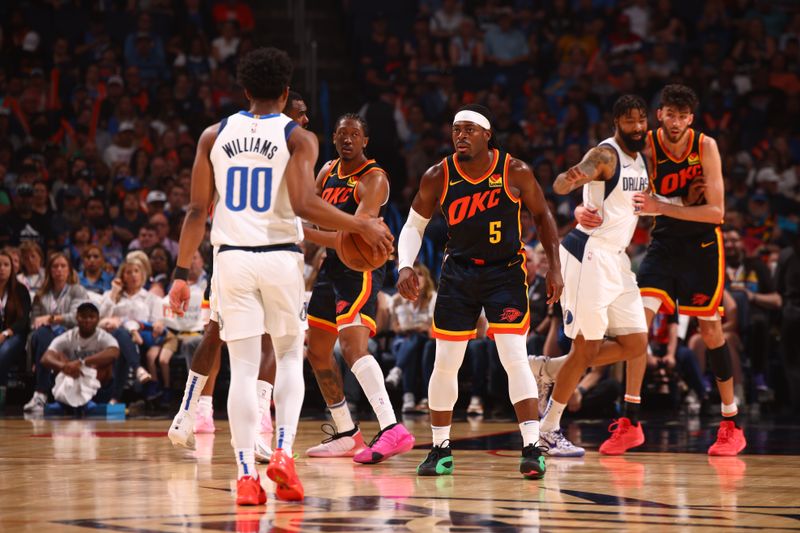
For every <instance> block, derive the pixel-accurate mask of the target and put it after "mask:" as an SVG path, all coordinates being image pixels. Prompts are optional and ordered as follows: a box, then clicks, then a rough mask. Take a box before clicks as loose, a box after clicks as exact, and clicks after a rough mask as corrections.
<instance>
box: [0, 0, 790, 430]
mask: <svg viewBox="0 0 800 533" xmlns="http://www.w3.org/2000/svg"><path fill="white" fill-rule="evenodd" d="M308 6H309V13H310V14H311V15H312V16H310V19H311V20H312V26H313V27H316V28H319V31H320V33H322V32H323V26H326V25H328V24H331V22H330V21H334V22H335V23H338V21H341V26H342V28H341V30H340V34H341V36H342V37H343V39H340V40H343V42H341V43H339V44H340V45H341V46H340V47H338V48H333V47H332V48H331V50H335V51H337V53H339V51H340V50H342V51H343V52H341V53H339V55H338V56H335V57H326V56H325V55H324V54H325V52H324V51H322V52H321V54H322V55H323V57H322V58H321V59H322V61H323V62H324V61H328V62H329V63H333V64H336V62H339V63H342V62H344V63H346V64H348V65H350V70H351V71H352V72H353V74H354V76H353V78H352V79H345V80H341V79H339V80H337V83H338V84H340V85H341V84H344V86H345V89H346V92H347V94H348V95H349V101H354V102H358V105H357V107H356V108H354V109H346V111H357V112H359V113H360V114H362V115H363V116H364V117H365V118H366V120H367V122H368V124H369V129H370V132H371V135H370V142H369V147H368V154H369V156H370V157H374V158H375V159H376V160H377V161H378V162H379V163H380V164H381V165H382V166H383V167H384V168H385V169H386V170H387V171H388V174H389V176H390V180H391V184H392V196H391V203H390V206H389V210H388V213H387V222H388V223H389V225H390V227H391V228H392V230H393V231H394V232H395V234H397V233H399V230H400V228H401V227H402V224H403V222H404V220H405V216H406V213H407V212H408V206H409V202H410V199H411V198H412V197H413V195H414V193H415V191H416V189H417V185H418V183H419V178H420V176H421V175H422V174H423V172H424V171H425V170H426V169H427V168H428V167H429V166H430V165H432V164H435V163H436V162H438V161H439V160H440V159H441V158H442V157H444V156H445V155H447V154H448V153H450V152H451V151H452V144H451V139H450V124H451V121H452V116H453V114H454V111H455V109H456V108H458V107H459V106H461V105H463V104H464V103H469V102H478V103H483V104H485V105H486V106H487V107H489V109H490V110H491V111H492V113H493V114H494V117H495V119H494V122H493V128H494V131H495V135H496V137H497V139H498V140H499V142H500V144H501V145H502V146H503V148H504V149H506V150H508V151H509V152H511V153H512V154H513V155H514V156H515V157H518V158H520V159H522V160H524V161H526V162H527V163H529V164H530V165H531V167H532V168H533V169H534V172H535V174H536V177H537V179H538V180H539V182H540V184H541V185H542V187H543V189H544V190H545V192H546V195H547V200H548V203H549V204H550V207H551V209H552V211H553V213H554V214H555V216H556V220H557V222H558V225H559V231H560V232H561V233H562V234H563V233H565V232H567V231H568V230H569V229H571V227H572V226H573V225H574V217H573V210H574V208H575V206H576V205H577V204H578V203H579V202H580V195H579V194H573V195H571V196H568V197H559V196H556V195H554V194H552V182H553V180H554V178H555V176H556V175H557V174H558V173H559V172H561V171H563V170H565V169H566V168H568V167H569V166H571V165H573V164H575V163H577V162H578V161H579V160H580V158H581V156H582V154H583V153H584V152H585V151H586V150H587V149H588V148H589V147H591V146H592V145H594V144H596V143H598V142H599V141H601V140H602V139H604V138H606V137H608V136H610V135H612V133H613V132H612V126H613V124H612V121H611V118H610V110H611V103H612V102H613V101H614V99H615V98H616V97H617V96H619V95H620V94H623V93H636V94H639V95H641V96H643V97H645V99H646V100H647V101H649V102H651V106H652V109H653V113H652V123H651V125H652V126H656V124H655V112H654V110H655V108H656V107H657V105H658V96H659V90H660V88H661V87H663V86H664V85H665V84H667V83H671V82H680V83H684V84H686V85H689V86H691V87H692V88H694V89H695V91H696V92H697V93H698V95H699V96H700V102H701V103H700V108H699V109H698V110H697V111H696V113H695V118H694V126H695V127H696V128H697V129H699V130H700V131H703V132H705V133H706V134H708V135H711V136H713V137H714V138H715V139H716V140H717V143H718V144H719V147H720V152H721V154H722V161H723V175H724V178H725V188H726V217H725V241H726V260H727V268H726V271H727V272H726V273H727V289H728V290H727V291H726V296H725V307H726V316H725V331H726V335H727V336H728V340H729V344H730V345H731V347H732V348H733V350H732V351H733V352H734V355H735V359H736V383H737V388H736V390H737V399H738V400H739V402H740V403H741V404H742V405H747V406H748V407H749V408H750V409H751V410H753V411H757V410H768V411H774V412H782V411H785V410H789V409H794V410H795V411H797V410H799V409H800V390H798V387H797V386H796V384H797V383H799V382H800V347H799V346H800V344H798V342H800V339H798V335H799V334H800V288H799V287H798V286H799V285H800V279H798V275H799V274H798V272H800V271H799V270H798V266H797V264H798V250H799V249H800V243H798V222H799V221H800V6H797V5H796V4H795V2H792V1H789V0H786V1H780V0H693V1H689V0H673V1H670V0H619V1H615V0H543V1H534V0H527V1H526V0H515V1H505V2H504V1H500V0H464V1H461V2H459V1H458V0H439V1H436V0H419V1H418V2H396V3H391V4H390V3H385V2H371V1H368V0H343V1H341V2H336V1H323V0H320V1H319V2H311V1H310V2H308ZM278 10H283V11H281V16H284V15H283V12H284V11H286V7H285V6H283V5H281V6H270V5H261V4H260V3H256V2H243V1H241V0H218V1H213V0H118V1H114V0H95V1H80V0H23V1H20V2H11V3H3V4H2V5H1V6H0V18H1V19H2V20H3V24H2V28H1V30H0V248H2V249H3V252H2V253H0V286H1V287H4V288H5V292H4V293H5V295H6V296H5V297H4V299H3V301H2V307H3V312H2V314H0V319H1V320H2V321H3V328H6V330H4V333H1V334H0V339H2V342H0V390H2V394H0V399H2V398H5V397H6V396H7V399H8V401H7V403H9V404H15V403H19V404H22V403H24V402H25V400H27V398H28V397H30V394H31V393H32V392H33V391H36V392H37V393H38V394H41V395H44V396H45V397H47V395H48V394H49V384H50V383H51V380H52V378H53V375H52V372H51V369H48V368H45V367H44V366H43V365H42V364H41V361H40V359H41V357H42V354H43V353H44V351H45V350H46V349H47V346H48V345H49V342H50V341H51V340H52V339H53V338H54V337H55V336H56V335H58V334H60V333H62V332H63V331H65V330H67V329H69V328H70V327H73V326H74V325H75V320H76V318H75V312H76V309H77V306H78V305H79V304H80V303H81V302H83V301H86V300H88V299H92V300H94V301H95V303H96V305H97V309H98V312H99V315H100V319H99V327H100V328H102V329H105V330H107V331H108V332H110V333H112V334H113V335H114V337H115V339H116V340H117V342H118V344H119V349H120V356H119V357H118V358H117V359H116V361H115V363H114V372H113V375H114V377H113V381H112V384H111V385H110V386H109V387H108V388H107V390H106V391H105V392H106V394H107V398H106V400H111V401H123V400H127V401H128V402H130V401H138V400H141V399H145V400H146V401H147V403H146V405H147V406H148V408H149V407H152V406H153V405H156V404H158V403H160V404H161V405H163V406H168V405H169V403H170V402H171V400H172V396H171V391H172V389H173V387H176V388H177V389H180V387H181V386H182V383H180V382H178V383H177V384H176V381H179V379H177V378H178V377H179V376H181V375H182V374H181V372H183V375H185V366H184V363H183V362H182V361H180V362H179V361H177V360H176V359H172V360H171V356H172V354H173V353H175V352H176V351H178V349H179V347H178V345H177V344H176V341H175V339H176V338H180V339H182V340H186V339H189V338H190V337H192V336H197V335H198V334H199V332H200V331H201V329H202V324H201V323H200V324H198V320H197V316H195V317H194V319H193V321H192V320H190V321H188V322H181V323H176V322H175V321H174V317H171V316H170V315H169V313H167V314H166V316H165V313H164V305H163V296H164V295H165V294H166V292H167V291H168V289H169V279H170V273H171V271H172V268H173V266H174V259H175V254H176V252H177V240H178V236H179V232H180V227H181V223H182V219H183V215H184V209H185V207H186V205H187V202H188V199H189V192H190V181H191V166H192V161H193V158H194V151H195V145H196V141H197V138H198V137H199V134H200V132H201V131H202V130H203V129H204V128H205V127H206V126H208V125H209V124H212V123H214V122H216V121H218V120H219V119H220V118H222V117H224V116H226V115H228V114H231V113H234V112H236V111H238V110H239V109H243V108H246V107H247V103H246V100H245V98H244V95H243V93H242V91H241V90H240V89H239V88H238V87H237V85H236V82H235V67H236V62H237V59H238V58H239V57H240V56H241V55H242V54H244V53H246V52H247V51H248V50H251V49H252V48H253V47H254V46H257V45H262V44H273V43H272V41H271V39H270V31H268V28H270V27H271V24H270V21H271V20H272V17H273V16H278V15H277V12H278ZM289 52H290V54H292V53H293V50H291V49H290V50H289ZM328 81H330V80H325V79H320V84H321V85H325V84H326V83H328ZM293 89H296V90H299V91H300V92H301V94H304V95H311V94H318V93H317V91H316V87H315V88H314V89H315V90H313V91H312V90H311V88H310V87H303V86H302V83H299V84H297V86H296V87H293ZM308 98H309V100H308V101H307V104H308V107H309V109H310V110H311V112H310V124H309V128H310V129H311V130H313V131H316V132H317V133H319V134H320V139H321V143H322V145H323V150H322V152H323V153H328V154H330V153H331V145H330V139H331V131H330V127H331V121H330V120H322V117H325V116H326V115H329V114H330V113H332V112H334V113H338V111H339V109H338V108H337V103H336V102H331V101H329V100H326V99H325V98H320V99H319V101H312V100H311V99H310V96H309V97H308ZM339 105H341V103H340V104H339ZM315 115H316V116H315ZM322 163H324V161H323V160H320V161H319V162H318V165H319V166H321V165H322ZM650 223H651V221H650V220H648V219H646V218H642V219H641V222H640V225H639V228H638V230H637V232H636V235H635V237H634V241H633V243H632V245H631V247H630V248H629V253H630V255H631V256H632V258H633V259H634V265H636V263H637V260H638V259H640V258H641V257H642V255H643V253H644V250H645V249H646V246H647V243H648V240H649V227H650ZM523 230H524V235H525V237H524V238H525V241H526V244H527V245H528V255H529V264H528V269H529V285H530V296H531V305H532V309H533V312H534V314H533V320H532V331H531V335H530V338H529V350H530V351H531V353H545V354H547V355H551V356H557V355H559V354H562V353H566V352H567V351H568V349H569V345H568V341H567V339H565V338H564V337H563V334H562V333H561V331H560V311H559V309H558V306H555V307H551V308H548V306H547V305H546V304H545V302H544V300H545V298H544V285H543V276H544V275H545V274H546V272H547V268H548V265H547V260H546V258H545V257H544V254H543V253H542V251H541V248H537V244H538V242H537V235H536V230H535V228H534V227H533V224H532V221H531V219H530V217H529V216H524V217H523ZM445 240H446V229H445V227H444V223H443V221H442V220H441V218H439V219H438V220H435V221H434V222H433V223H432V224H431V225H430V226H429V229H428V231H427V233H426V239H425V243H424V245H423V249H422V253H421V256H420V260H421V262H420V266H419V267H418V273H419V275H420V276H421V277H422V278H423V279H425V283H426V286H427V287H428V288H429V291H428V297H427V298H426V299H424V301H422V302H420V303H418V304H417V305H410V304H409V303H408V302H405V301H403V300H401V299H400V298H399V296H396V295H394V292H395V291H394V288H393V286H392V284H393V280H394V277H395V276H394V274H395V273H393V275H390V276H388V277H387V279H388V281H387V286H386V287H385V291H384V293H382V295H381V300H380V302H381V312H382V316H381V319H380V322H381V324H380V326H381V330H382V331H381V333H380V334H379V335H378V336H377V337H376V339H375V342H374V343H372V349H373V350H374V351H375V353H376V355H378V356H379V360H380V361H381V363H382V364H383V366H384V367H385V370H386V374H387V382H388V383H389V384H390V385H392V387H393V389H395V390H396V391H397V393H396V396H395V399H396V400H397V402H398V406H397V407H398V409H402V410H403V412H405V413H409V414H410V413H415V412H424V411H425V409H426V401H425V397H426V393H427V378H428V377H429V375H430V369H431V368H432V363H433V356H434V355H433V348H432V343H431V342H430V340H429V339H428V329H429V326H430V319H431V312H430V309H431V306H432V303H433V302H434V301H435V283H436V277H437V274H438V270H439V266H440V262H441V255H442V249H443V243H444V241H445ZM132 251H138V252H136V253H134V254H132V255H131V252H132ZM322 253H324V251H317V250H314V249H311V248H309V249H308V250H307V254H306V255H307V258H308V268H307V273H308V276H309V282H310V281H311V280H312V279H313V277H314V270H315V267H317V266H318V265H319V258H320V255H321V254H322ZM4 257H5V258H7V261H6V259H4ZM6 262H8V263H10V267H9V269H8V273H6V269H5V267H4V264H5V263H6ZM210 266H211V265H210V249H209V247H208V246H207V245H206V246H205V247H203V249H202V250H201V253H200V254H198V255H197V257H196V258H195V261H194V263H193V273H192V279H193V281H194V283H195V285H196V288H197V291H198V292H200V291H201V288H202V286H203V284H205V283H206V279H207V278H208V272H209V271H210ZM389 268H390V270H391V269H393V268H394V265H393V264H392V263H390V265H389ZM115 280H117V281H115ZM19 287H24V288H25V289H26V291H21V292H20V290H19ZM15 291H16V292H15ZM9 294H11V295H12V296H11V297H8V296H9ZM26 302H27V303H26ZM695 328H696V327H695V325H694V324H692V322H691V321H688V320H684V319H679V318H676V317H671V316H666V315H665V316H663V317H662V318H661V319H660V320H658V321H656V325H655V326H654V331H653V341H652V354H651V355H650V356H649V363H650V365H649V366H650V368H651V371H650V373H649V376H648V386H647V391H646V393H645V394H646V396H648V397H649V398H650V400H651V401H650V402H648V401H647V399H646V400H645V410H647V409H648V405H649V406H650V408H651V409H655V408H657V407H666V408H668V409H683V410H685V411H686V412H688V413H689V414H697V413H698V412H700V411H701V410H702V406H703V405H704V404H705V405H710V404H711V403H713V402H714V401H716V399H715V398H713V395H714V394H715V392H714V389H715V387H713V386H712V383H711V382H710V381H709V377H708V375H707V373H706V369H705V357H704V353H703V348H702V342H701V341H699V338H698V336H697V335H696V334H695V333H694V331H695ZM6 333H8V335H6ZM170 335H171V336H170ZM671 337H672V338H675V337H677V338H678V339H679V340H678V342H677V343H675V342H672V343H671V342H670V338H671ZM186 344H187V346H192V345H193V344H192V343H186ZM165 347H166V348H165ZM184 352H185V353H186V355H187V356H189V357H190V356H191V350H190V349H189V350H184ZM170 368H171V369H172V374H173V376H175V377H174V378H173V379H172V380H170ZM176 371H177V372H178V373H177V374H176V373H175V372H176ZM310 376H311V375H310V374H309V379H311V380H312V381H310V382H309V383H310V384H313V377H310ZM462 378H463V381H464V386H463V387H462V388H461V390H462V396H463V397H462V399H461V402H462V403H460V404H459V406H460V407H463V408H465V409H466V410H467V412H468V413H469V414H470V415H476V416H479V415H484V416H487V417H489V416H495V417H504V416H509V415H510V405H509V404H508V400H507V395H506V393H505V391H506V390H507V388H506V386H505V384H504V380H505V376H504V374H503V372H502V370H501V366H500V365H499V361H498V360H497V355H496V351H495V349H494V345H493V343H492V342H491V341H489V340H488V339H485V338H484V339H479V340H477V341H474V342H472V343H471V344H470V350H469V364H468V365H465V368H464V369H463V376H462ZM621 380H623V377H622V374H621V372H620V369H619V368H611V369H592V371H591V373H589V374H587V376H586V377H585V378H584V381H583V382H582V387H581V392H576V395H575V396H573V399H572V401H571V403H570V410H571V411H573V412H577V413H583V414H590V413H593V412H598V413H599V412H602V413H604V414H605V413H613V411H614V409H615V405H616V403H615V402H616V401H617V400H618V395H619V387H620V382H621ZM346 382H348V383H350V386H349V387H348V399H349V400H350V401H352V402H353V403H354V407H356V408H358V407H359V402H360V401H361V400H360V398H359V390H358V387H357V385H356V386H353V385H354V384H355V382H354V380H352V378H350V377H346ZM315 389H316V387H313V386H312V387H309V391H313V390H315ZM223 390H224V389H223ZM35 399H36V395H35V394H34V398H33V399H32V400H31V401H30V402H28V404H27V405H26V407H31V404H32V403H35V404H36V406H34V407H36V409H34V410H38V408H39V407H41V405H39V404H41V402H34V400H35ZM309 401H310V403H312V404H313V402H314V398H313V396H312V397H311V398H310V400H309ZM222 405H224V402H222ZM28 410H31V409H28Z"/></svg>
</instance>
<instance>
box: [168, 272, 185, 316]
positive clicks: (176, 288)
mask: <svg viewBox="0 0 800 533" xmlns="http://www.w3.org/2000/svg"><path fill="white" fill-rule="evenodd" d="M169 306H170V308H171V309H172V312H174V313H175V314H176V315H178V316H183V315H184V313H186V308H187V307H188V306H189V284H188V283H186V281H185V280H182V279H176V280H175V281H173V282H172V287H171V288H170V290H169Z"/></svg>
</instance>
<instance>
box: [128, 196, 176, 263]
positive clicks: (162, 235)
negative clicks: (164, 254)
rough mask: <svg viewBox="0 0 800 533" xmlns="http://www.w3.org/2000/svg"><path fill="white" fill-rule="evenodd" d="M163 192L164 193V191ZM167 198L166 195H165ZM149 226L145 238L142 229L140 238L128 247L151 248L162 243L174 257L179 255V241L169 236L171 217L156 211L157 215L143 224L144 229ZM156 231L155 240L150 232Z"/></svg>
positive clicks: (136, 248) (133, 248) (132, 248)
mask: <svg viewBox="0 0 800 533" xmlns="http://www.w3.org/2000/svg"><path fill="white" fill-rule="evenodd" d="M162 194H163V193H162ZM164 199H165V200H166V195H165V196H164ZM145 228H147V232H146V233H145V235H144V240H142V237H143V235H142V231H141V230H140V231H139V238H137V239H135V240H133V241H132V242H131V243H130V245H129V246H128V249H130V250H149V249H150V248H152V247H153V246H155V245H156V244H161V245H162V246H164V248H166V249H167V251H168V252H169V254H170V255H171V256H172V258H173V259H175V258H176V257H178V243H177V242H176V241H174V240H172V239H170V238H169V219H168V218H167V216H166V215H165V214H164V213H156V214H155V215H153V216H151V217H150V221H149V222H148V223H147V224H145V225H144V226H142V229H145ZM151 231H155V233H156V235H155V239H154V241H155V242H153V241H152V240H151V235H150V233H149V232H151Z"/></svg>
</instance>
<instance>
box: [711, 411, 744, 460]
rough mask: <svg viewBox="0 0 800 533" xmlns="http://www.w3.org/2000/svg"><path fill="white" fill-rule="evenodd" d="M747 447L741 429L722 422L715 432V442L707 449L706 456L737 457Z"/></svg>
mask: <svg viewBox="0 0 800 533" xmlns="http://www.w3.org/2000/svg"><path fill="white" fill-rule="evenodd" d="M745 446H747V441H746V440H745V438H744V431H743V430H742V428H737V427H736V424H734V423H733V422H731V421H729V420H723V421H722V423H720V425H719V431H717V442H715V443H714V444H712V445H711V447H710V448H709V449H708V455H727V456H732V455H738V454H739V452H740V451H742V450H744V447H745Z"/></svg>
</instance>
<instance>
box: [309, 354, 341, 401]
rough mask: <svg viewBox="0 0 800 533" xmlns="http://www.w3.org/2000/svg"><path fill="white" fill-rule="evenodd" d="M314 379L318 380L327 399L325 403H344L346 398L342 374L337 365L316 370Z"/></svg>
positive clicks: (320, 388)
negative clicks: (343, 400)
mask: <svg viewBox="0 0 800 533" xmlns="http://www.w3.org/2000/svg"><path fill="white" fill-rule="evenodd" d="M314 377H316V378H317V384H318V385H319V390H320V392H322V397H323V398H325V403H327V404H328V405H334V404H336V403H339V402H341V401H342V398H344V387H343V385H342V374H341V373H340V372H339V367H338V366H337V365H336V364H333V365H331V367H330V368H320V369H319V370H318V369H316V368H314Z"/></svg>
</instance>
